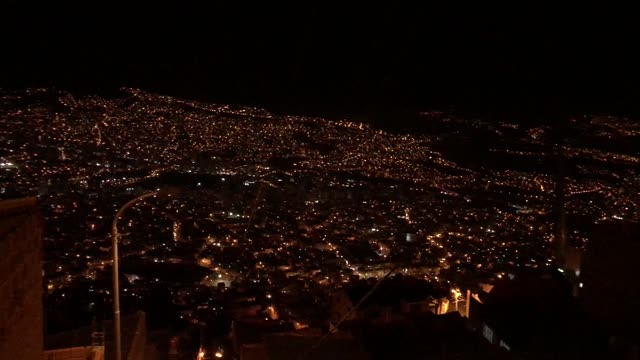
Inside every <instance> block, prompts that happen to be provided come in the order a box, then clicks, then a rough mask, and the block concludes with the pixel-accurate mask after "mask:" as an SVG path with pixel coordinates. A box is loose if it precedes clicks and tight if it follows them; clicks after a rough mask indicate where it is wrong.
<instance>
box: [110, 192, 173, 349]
mask: <svg viewBox="0 0 640 360" xmlns="http://www.w3.org/2000/svg"><path fill="white" fill-rule="evenodd" d="M174 193H176V190H175V189H168V190H164V189H163V190H158V191H152V192H148V193H146V194H142V195H140V196H138V197H136V198H134V199H131V200H130V201H128V202H127V203H126V204H124V205H122V207H121V208H120V209H119V210H118V212H117V213H116V216H115V217H114V218H113V222H112V223H111V242H112V245H111V246H112V248H113V274H112V276H113V328H114V337H115V339H114V340H115V343H116V360H122V339H121V333H120V280H119V278H118V220H120V217H121V216H122V214H123V213H124V211H125V210H126V209H127V208H129V207H130V206H131V205H133V204H135V203H137V202H138V201H140V200H144V199H147V198H150V197H156V196H157V195H167V196H171V195H172V194H174Z"/></svg>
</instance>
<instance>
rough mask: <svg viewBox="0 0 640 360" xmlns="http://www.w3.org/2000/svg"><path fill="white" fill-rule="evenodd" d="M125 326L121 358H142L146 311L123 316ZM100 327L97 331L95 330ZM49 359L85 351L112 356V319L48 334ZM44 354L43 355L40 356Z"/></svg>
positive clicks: (68, 359)
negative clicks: (96, 325)
mask: <svg viewBox="0 0 640 360" xmlns="http://www.w3.org/2000/svg"><path fill="white" fill-rule="evenodd" d="M121 321H122V323H121V327H122V359H126V360H143V359H144V358H145V354H146V353H147V351H148V349H147V327H146V314H145V313H144V312H142V311H138V312H136V313H133V314H130V315H127V316H123V317H122V319H121ZM96 330H98V331H96ZM44 347H45V349H46V351H45V355H46V356H45V359H46V360H75V358H72V357H61V356H62V355H64V354H65V353H75V354H81V353H84V354H85V355H86V356H87V357H85V359H87V358H89V357H88V356H89V355H91V356H95V357H94V358H91V359H95V360H102V359H103V358H104V359H105V360H112V359H115V358H116V356H115V354H114V352H113V350H114V348H115V344H114V341H113V321H104V322H103V323H102V324H101V327H100V328H98V329H96V327H94V326H86V327H81V328H77V329H73V330H70V331H65V332H62V333H58V334H52V335H47V336H46V337H45V339H44ZM41 358H42V356H41V357H40V359H41Z"/></svg>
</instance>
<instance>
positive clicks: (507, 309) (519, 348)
mask: <svg viewBox="0 0 640 360" xmlns="http://www.w3.org/2000/svg"><path fill="white" fill-rule="evenodd" d="M479 295H480V296H479V297H478V296H476V295H475V294H473V295H472V296H471V300H470V305H471V311H470V321H471V324H472V326H473V327H474V328H477V329H478V331H479V332H480V333H481V334H482V336H483V337H484V338H485V339H486V340H487V341H488V342H489V343H491V344H494V345H496V346H499V347H501V348H503V349H505V350H507V351H512V352H516V353H520V354H529V355H530V356H531V358H544V357H545V356H550V355H553V354H567V356H569V354H570V355H571V356H577V357H578V358H580V357H581V356H587V355H590V354H593V355H595V354H597V355H599V356H603V355H605V352H606V342H605V339H604V338H603V337H601V336H600V333H599V332H598V331H597V326H596V324H594V323H593V322H592V321H590V319H589V318H588V317H586V316H584V314H583V313H582V312H581V311H580V309H579V306H578V304H577V302H576V300H575V299H574V297H573V296H572V294H571V284H570V283H569V282H568V281H567V280H566V279H565V278H564V277H563V276H561V275H560V273H558V272H553V273H551V274H539V273H530V274H519V275H517V276H514V277H513V278H503V279H501V280H500V281H497V282H496V283H495V285H494V286H493V288H492V289H491V291H490V292H489V293H488V294H487V293H481V294H479ZM525 358H527V357H525Z"/></svg>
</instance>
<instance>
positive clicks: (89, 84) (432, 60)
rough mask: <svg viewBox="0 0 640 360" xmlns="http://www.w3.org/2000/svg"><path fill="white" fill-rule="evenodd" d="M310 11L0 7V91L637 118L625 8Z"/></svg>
mask: <svg viewBox="0 0 640 360" xmlns="http://www.w3.org/2000/svg"><path fill="white" fill-rule="evenodd" d="M315 4H316V5H314V4H313V3H312V4H311V5H309V4H305V5H297V6H293V7H284V6H282V7H279V8H273V7H270V6H265V5H260V6H256V5H249V4H244V5H228V4H226V5H225V4H223V5H215V6H212V7H204V6H202V7H189V6H186V5H184V4H183V5H178V6H173V7H171V6H166V5H157V4H156V5H154V6H153V7H152V6H149V7H147V8H136V9H133V8H130V7H126V6H125V7H121V6H116V5H109V6H93V7H92V8H89V7H85V8H71V7H70V8H67V9H60V8H55V9H45V8H42V7H40V6H30V7H26V6H22V9H13V8H11V9H10V8H6V9H5V11H2V13H3V15H1V16H2V17H3V19H2V25H1V26H2V29H1V30H2V37H3V39H2V43H3V45H2V46H3V47H4V51H3V52H2V53H3V55H2V65H1V66H0V81H1V82H0V85H2V86H3V87H9V88H15V87H17V88H20V87H26V86H55V87H56V88H60V89H66V90H72V91H76V92H81V93H102V94H104V93H109V92H110V91H112V90H113V89H117V88H118V87H120V86H130V87H140V88H142V89H145V90H149V91H155V92H160V93H164V94H169V95H176V96H184V97H189V98H196V99H204V100H210V101H216V102H228V103H235V104H249V105H259V106H264V107H267V108H269V109H271V110H274V111H279V112H294V113H308V114H318V115H325V116H328V117H342V116H351V117H354V116H355V117H359V116H361V117H364V118H365V119H366V118H367V117H368V116H375V115H374V114H378V116H381V117H382V118H383V119H382V120H381V121H383V122H384V121H393V120H385V119H386V118H385V115H379V114H394V113H397V112H415V111H424V110H445V111H461V112H470V113H474V114H482V115H489V116H495V117H508V118H509V119H510V120H511V121H518V119H525V118H539V119H542V118H546V117H563V116H566V115H567V114H569V115H571V114H582V113H590V112H598V113H607V114H619V115H632V116H633V115H637V114H638V113H640V111H639V109H640V105H639V104H640V102H639V101H637V100H638V99H640V90H638V89H639V88H638V86H637V84H638V80H639V78H640V77H639V76H638V75H639V72H638V69H637V65H636V64H637V63H640V61H639V60H640V59H639V56H638V54H637V51H636V49H635V48H636V46H637V44H638V43H640V41H638V37H637V32H638V31H637V30H636V26H634V22H633V21H632V20H633V19H632V18H631V16H626V17H625V16H622V15H621V14H623V13H624V12H622V11H621V12H620V13H618V14H610V13H606V12H605V11H604V10H602V9H590V10H596V11H589V13H588V14H586V13H582V12H581V10H583V9H571V11H570V12H568V13H566V14H558V12H559V11H556V10H558V9H553V11H551V9H542V8H523V9H518V10H515V9H507V8H504V9H500V8H496V9H477V11H476V9H464V10H465V11H464V12H462V11H450V10H448V11H444V10H441V9H434V8H412V7H411V6H400V5H389V4H385V6H384V7H382V6H377V7H372V6H371V5H369V6H362V7H351V8H349V9H347V8H344V7H330V6H328V5H324V3H321V2H315ZM628 14H629V15H632V13H628ZM389 118H392V116H389Z"/></svg>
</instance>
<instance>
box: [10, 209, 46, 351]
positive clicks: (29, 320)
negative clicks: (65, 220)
mask: <svg viewBox="0 0 640 360" xmlns="http://www.w3.org/2000/svg"><path fill="white" fill-rule="evenodd" d="M42 229H43V220H42V216H41V214H40V212H39V211H38V207H37V201H36V199H35V198H25V199H15V200H6V201H0V254H2V256H1V257H0V359H13V360H20V359H25V360H31V359H34V360H35V359H38V360H41V359H42V357H43V350H42V349H43V317H42V316H43V315H42V312H43V310H42V265H41V259H42Z"/></svg>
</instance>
